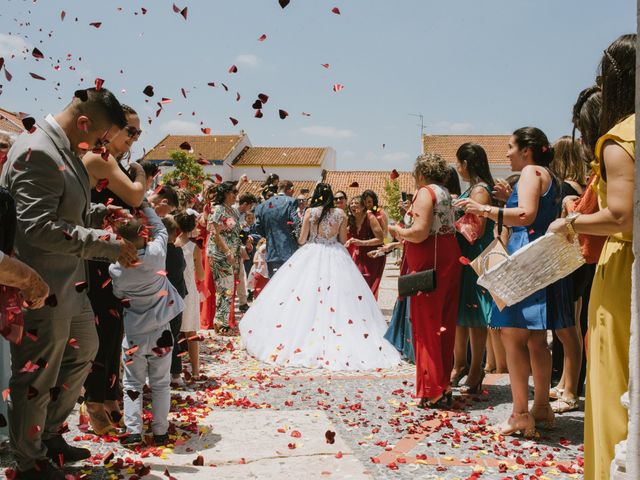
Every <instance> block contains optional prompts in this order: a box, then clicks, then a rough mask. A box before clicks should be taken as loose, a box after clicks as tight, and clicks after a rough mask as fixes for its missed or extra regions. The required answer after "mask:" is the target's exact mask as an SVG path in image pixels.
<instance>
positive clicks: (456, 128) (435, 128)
mask: <svg viewBox="0 0 640 480" xmlns="http://www.w3.org/2000/svg"><path fill="white" fill-rule="evenodd" d="M475 128H476V127H475V125H474V124H473V123H468V122H449V121H447V120H443V121H440V122H436V123H433V124H431V125H429V126H428V127H427V133H471V132H473V131H474V130H475Z"/></svg>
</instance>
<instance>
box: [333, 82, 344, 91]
mask: <svg viewBox="0 0 640 480" xmlns="http://www.w3.org/2000/svg"><path fill="white" fill-rule="evenodd" d="M342 89H344V85H341V84H339V83H334V85H333V91H334V92H339V91H340V90H342Z"/></svg>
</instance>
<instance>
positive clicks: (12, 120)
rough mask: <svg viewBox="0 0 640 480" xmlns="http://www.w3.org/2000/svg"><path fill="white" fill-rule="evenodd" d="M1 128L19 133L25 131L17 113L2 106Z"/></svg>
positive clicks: (0, 114)
mask: <svg viewBox="0 0 640 480" xmlns="http://www.w3.org/2000/svg"><path fill="white" fill-rule="evenodd" d="M0 130H1V131H4V132H9V133H16V134H18V133H22V132H24V127H23V126H22V121H21V120H20V118H19V117H18V116H17V115H16V114H15V113H13V112H9V111H7V110H4V109H2V108H0Z"/></svg>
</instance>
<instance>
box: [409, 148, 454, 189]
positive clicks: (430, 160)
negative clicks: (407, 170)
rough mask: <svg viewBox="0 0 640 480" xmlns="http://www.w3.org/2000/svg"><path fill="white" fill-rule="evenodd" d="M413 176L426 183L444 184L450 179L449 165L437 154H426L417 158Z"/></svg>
mask: <svg viewBox="0 0 640 480" xmlns="http://www.w3.org/2000/svg"><path fill="white" fill-rule="evenodd" d="M413 175H414V177H416V178H421V179H422V180H425V181H426V180H431V181H433V182H435V183H440V184H444V182H446V180H447V178H448V177H449V165H448V164H447V162H446V160H445V159H444V158H442V156H441V155H439V154H437V153H424V154H422V155H420V156H418V158H416V163H415V166H414V167H413Z"/></svg>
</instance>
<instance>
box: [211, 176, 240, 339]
mask: <svg viewBox="0 0 640 480" xmlns="http://www.w3.org/2000/svg"><path fill="white" fill-rule="evenodd" d="M237 196H238V190H237V189H236V186H235V183H234V182H224V183H221V184H220V185H218V187H217V188H216V192H215V197H214V199H213V203H214V207H213V208H212V209H211V213H210V214H209V219H208V226H209V230H210V232H211V234H210V235H209V242H208V244H207V258H208V259H209V266H210V267H211V272H212V273H213V278H214V280H215V283H216V315H215V318H214V328H215V330H216V331H217V332H218V333H221V334H226V333H229V330H230V326H229V318H230V315H231V313H232V312H231V305H232V304H233V296H234V291H235V288H234V281H235V278H236V277H237V275H238V273H239V268H238V266H239V263H238V262H239V261H240V245H241V242H240V214H239V212H238V211H237V210H236V209H235V208H234V207H233V204H234V203H235V202H236V197H237Z"/></svg>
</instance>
